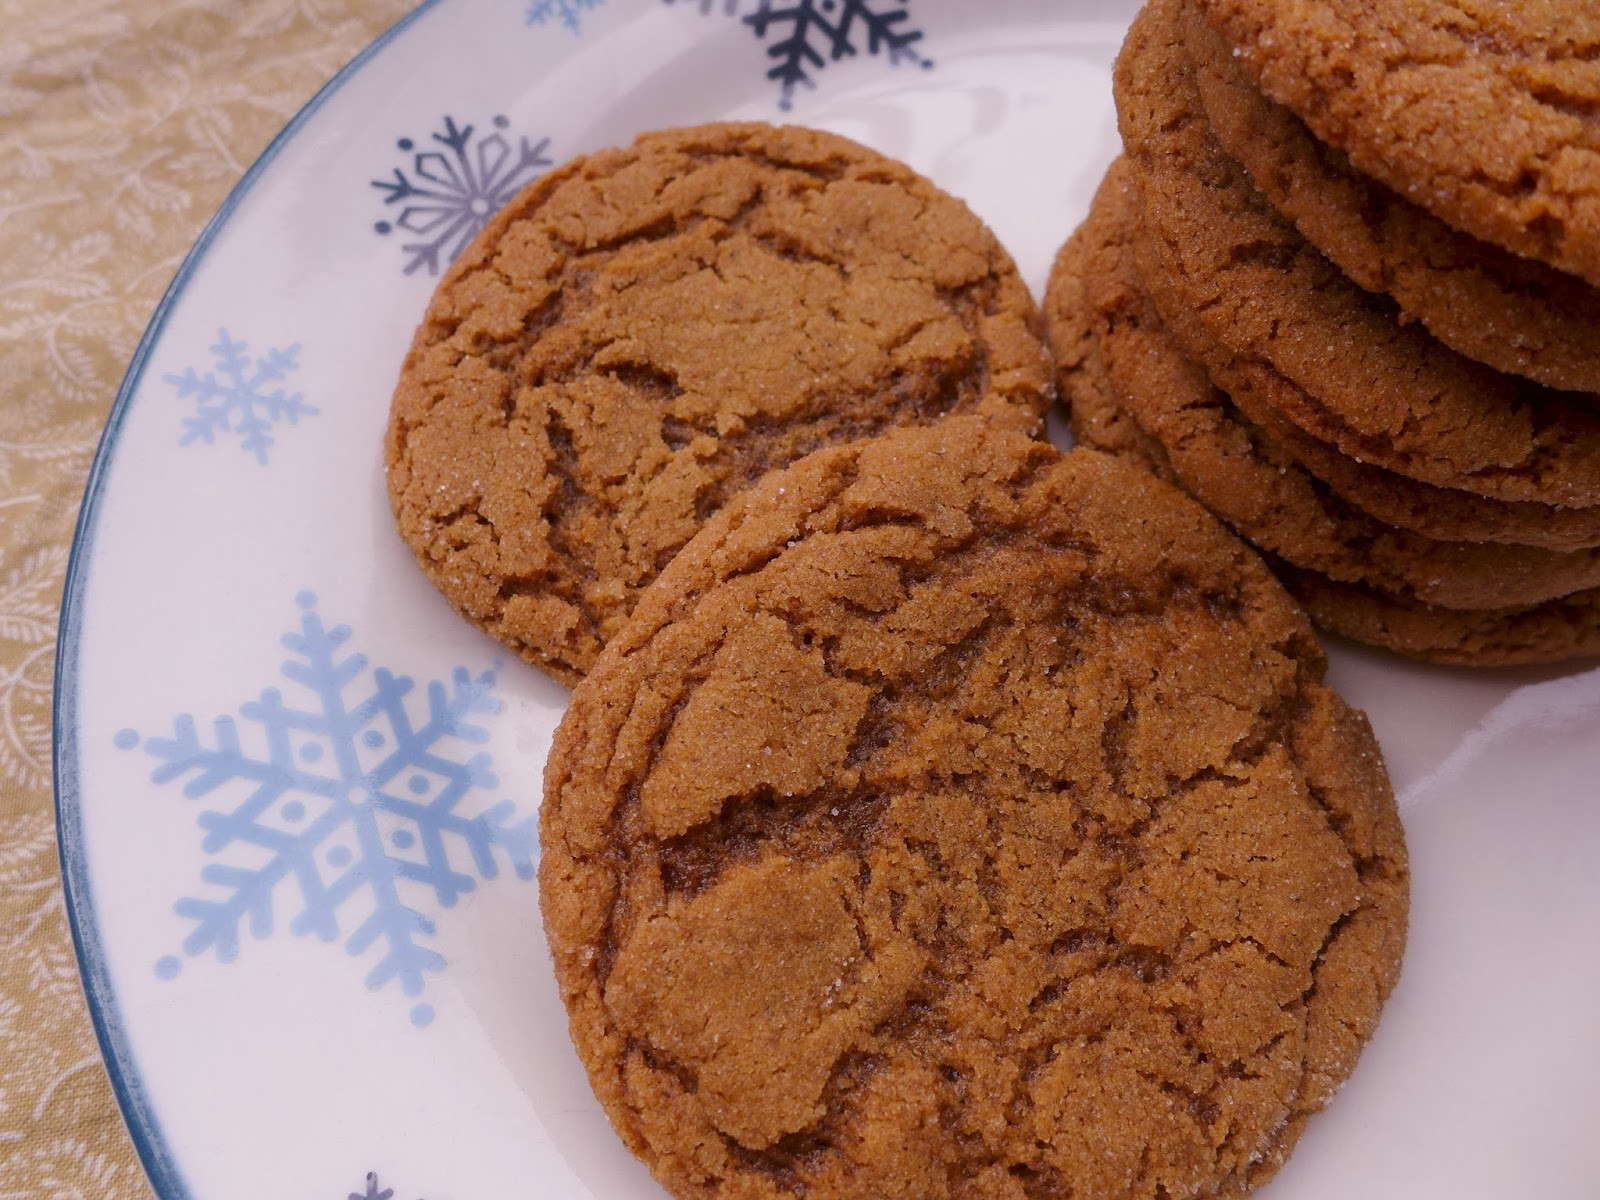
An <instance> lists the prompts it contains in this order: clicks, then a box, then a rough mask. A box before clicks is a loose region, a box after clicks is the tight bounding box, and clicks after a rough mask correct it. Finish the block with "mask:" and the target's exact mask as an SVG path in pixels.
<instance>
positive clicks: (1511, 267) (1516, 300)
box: [1183, 9, 1600, 392]
mask: <svg viewBox="0 0 1600 1200" xmlns="http://www.w3.org/2000/svg"><path fill="white" fill-rule="evenodd" d="M1183 21H1184V26H1183V28H1184V35H1185V44H1186V45H1187V47H1188V49H1189V52H1190V56H1191V58H1192V59H1193V61H1194V68H1195V80H1196V82H1197V83H1198V84H1199V87H1200V96H1201V99H1202V101H1203V102H1204V105H1205V112H1206V116H1207V118H1208V119H1209V121H1210V124H1211V128H1212V132H1213V133H1215V135H1216V138H1217V141H1218V143H1219V144H1220V145H1221V146H1222V148H1223V150H1225V151H1226V152H1227V153H1228V154H1230V155H1232V156H1233V157H1234V158H1235V159H1237V160H1238V161H1239V162H1240V164H1241V165H1242V166H1244V168H1245V169H1246V170H1247V171H1249V172H1250V177H1251V180H1252V181H1253V182H1254V183H1255V185H1256V187H1257V188H1259V189H1260V190H1261V192H1262V193H1263V194H1264V195H1265V196H1266V198H1267V199H1268V200H1269V201H1271V202H1272V204H1273V206H1274V207H1276V208H1277V209H1278V210H1279V211H1280V212H1282V213H1283V214H1284V215H1285V216H1287V217H1288V218H1289V219H1290V220H1292V221H1293V222H1294V223H1295V226H1296V227H1297V228H1298V229H1299V230H1300V232H1301V233H1302V234H1304V235H1305V236H1306V238H1308V239H1309V240H1310V241H1311V242H1312V244H1313V245H1315V246H1316V247H1317V249H1319V250H1321V251H1322V253H1324V254H1325V255H1327V256H1328V258H1330V259H1331V260H1332V261H1333V262H1334V263H1336V264H1337V265H1338V266H1339V268H1340V269H1341V270H1342V271H1344V272H1345V273H1346V274H1347V275H1349V276H1350V278H1352V279H1353V280H1355V282H1357V283H1358V284H1360V285H1361V286H1362V287H1364V288H1366V289H1368V290H1369V291H1377V292H1386V293H1388V294H1389V295H1390V296H1392V297H1394V299H1395V300H1396V302H1398V303H1399V305H1400V309H1401V313H1402V316H1403V317H1414V318H1415V319H1417V320H1420V321H1421V322H1422V323H1423V324H1424V325H1426V326H1427V327H1428V330H1429V332H1431V333H1432V334H1433V335H1434V336H1435V337H1437V338H1438V339H1439V340H1440V341H1442V342H1444V343H1445V344H1446V345H1447V346H1449V347H1451V348H1452V349H1454V350H1458V351H1460V352H1461V353H1462V354H1464V355H1466V356H1467V357H1468V358H1474V359H1477V360H1478V361H1479V362H1483V363H1487V364H1488V365H1489V366H1492V367H1496V368H1498V369H1499V370H1502V371H1510V372H1513V373H1515V374H1518V375H1525V376H1527V377H1528V378H1530V379H1537V380H1539V381H1540V382H1541V383H1545V384H1549V385H1550V386H1551V387H1558V388H1571V389H1575V390H1579V391H1590V392H1596V391H1600V289H1596V288H1595V287H1594V286H1592V285H1591V284H1589V283H1586V282H1585V281H1583V280H1581V279H1579V278H1578V277H1577V276H1575V275H1568V274H1567V273H1565V272H1564V271H1558V270H1556V269H1555V268H1553V267H1549V266H1546V265H1544V264H1543V263H1540V262H1536V261H1534V260H1533V259H1528V258H1521V257H1519V256H1517V255H1515V254H1511V253H1509V252H1508V251H1505V250H1502V249H1501V248H1499V247H1498V246H1493V245H1490V244H1489V243H1488V242H1483V241H1479V240H1478V239H1477V238H1474V237H1471V236H1469V235H1467V234H1464V233H1462V232H1460V231H1459V230H1457V229H1455V228H1453V227H1452V226H1450V225H1446V224H1445V223H1444V222H1443V221H1441V220H1439V218H1437V217H1435V216H1433V215H1432V214H1431V213H1429V212H1428V211H1427V210H1426V209H1423V208H1421V207H1419V206H1418V205H1415V204H1413V203H1411V202H1410V201H1409V200H1406V199H1405V198H1404V197H1402V196H1400V195H1398V194H1397V193H1395V192H1394V191H1392V190H1390V189H1389V188H1387V187H1385V186H1384V185H1383V184H1381V183H1379V182H1377V181H1376V180H1375V179H1371V178H1369V177H1368V176H1366V175H1362V174H1361V173H1360V172H1359V171H1356V170H1354V169H1352V168H1351V166H1350V163H1349V160H1348V159H1347V158H1346V157H1345V156H1344V155H1343V154H1342V153H1341V152H1339V151H1338V150H1335V149H1333V148H1332V147H1331V146H1328V145H1327V144H1326V143H1324V142H1320V141H1318V140H1317V139H1316V138H1315V137H1314V136H1313V135H1312V133H1311V131H1310V130H1309V129H1307V128H1306V126H1305V123H1304V122H1303V121H1301V120H1300V119H1299V118H1298V117H1296V116H1295V115H1294V114H1293V113H1291V112H1290V111H1289V110H1288V109H1286V108H1284V107H1283V106H1282V105H1280V104H1275V103H1273V102H1272V101H1271V100H1269V99H1268V98H1267V97H1266V96H1264V95H1263V94H1262V93H1261V92H1260V91H1258V90H1257V89H1256V88H1255V86H1254V85H1253V84H1252V83H1251V81H1250V78H1249V76H1248V75H1246V74H1245V72H1244V69H1243V68H1242V67H1241V66H1240V65H1239V62H1238V60H1237V59H1236V58H1235V57H1234V55H1233V54H1232V53H1231V50H1230V47H1229V46H1228V44H1227V43H1226V42H1224V41H1223V40H1222V39H1221V38H1220V37H1218V36H1217V35H1216V32H1215V31H1214V30H1213V29H1212V28H1211V26H1210V25H1209V24H1207V22H1206V21H1205V20H1204V19H1203V18H1202V17H1201V16H1200V15H1199V14H1198V13H1196V12H1195V11H1194V10H1192V9H1191V10H1188V11H1186V12H1185V13H1184V16H1183Z"/></svg>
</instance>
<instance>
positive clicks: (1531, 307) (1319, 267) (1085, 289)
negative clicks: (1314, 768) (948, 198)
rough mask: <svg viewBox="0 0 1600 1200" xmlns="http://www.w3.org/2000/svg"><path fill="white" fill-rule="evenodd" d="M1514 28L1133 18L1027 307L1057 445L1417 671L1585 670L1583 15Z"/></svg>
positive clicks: (1599, 582) (1590, 591) (1503, 18)
mask: <svg viewBox="0 0 1600 1200" xmlns="http://www.w3.org/2000/svg"><path fill="white" fill-rule="evenodd" d="M1525 7H1526V6H1509V5H1507V6H1493V7H1492V8H1485V9H1484V10H1483V11H1482V12H1476V10H1474V11H1475V12H1476V15H1467V14H1465V13H1463V12H1462V10H1461V9H1460V7H1459V6H1457V5H1448V4H1445V3H1443V2H1442V0H1439V2H1434V0H1403V2H1402V0H1383V2H1382V3H1377V4H1373V3H1363V4H1360V5H1355V4H1351V3H1346V2H1345V0H1301V2H1298V3H1289V2H1288V0H1151V3H1150V4H1149V5H1148V6H1147V7H1146V9H1145V10H1144V11H1143V12H1142V13H1141V14H1140V16H1139V18H1138V20H1137V21H1136V22H1135V25H1134V27H1133V29H1132V31H1131V32H1130V34H1129V38H1128V41H1127V44H1126V45H1125V47H1124V49H1123V52H1122V55H1121V57H1120V58H1119V61H1118V64H1117V70H1116V78H1115V88H1116V98H1117V106H1118V113H1119V118H1120V123H1121V127H1122V133H1123V139H1124V142H1125V145H1126V149H1127V155H1126V158H1125V159H1124V160H1121V161H1119V162H1118V163H1117V164H1116V165H1115V166H1114V167H1113V169H1112V170H1111V172H1110V173H1109V174H1108V176H1107V179H1106V182H1105V184H1104V185H1103V187H1102V189H1101V191H1100V194H1099V196H1098V197H1097V198H1096V201H1095V205H1094V208H1093V212H1092V214H1091V216H1090V218H1089V220H1088V221H1087V222H1086V223H1085V224H1084V226H1083V227H1082V228H1081V229H1080V230H1079V231H1078V232H1077V234H1076V235H1075V236H1074V237H1073V239H1072V240H1071V241H1070V242H1069V244H1068V245H1067V246H1066V247H1065V248H1064V249H1063V251H1062V254H1061V256H1060V259H1059V260H1058V263H1057V268H1056V271H1055V273H1054V275H1053V277H1052V282H1051V289H1050V295H1049V297H1048V302H1047V309H1048V318H1049V323H1050V326H1051V340H1052V344H1053V348H1054V350H1055V353H1056V356H1057V360H1058V365H1059V367H1060V369H1061V377H1062V381H1063V391H1064V392H1065V393H1066V395H1065V397H1064V398H1065V399H1066V400H1067V401H1068V402H1069V403H1070V404H1071V406H1072V411H1073V427H1074V431H1075V432H1076V434H1077V435H1078V437H1079V438H1080V439H1081V440H1082V441H1084V442H1087V443H1089V444H1091V445H1097V446H1100V447H1102V448H1105V449H1109V450H1112V451H1114V452H1116V453H1120V454H1123V455H1125V456H1130V457H1133V458H1135V459H1138V460H1140V461H1142V462H1144V463H1145V464H1146V465H1148V466H1150V467H1151V468H1152V469H1154V470H1155V471H1157V473H1159V474H1162V475H1164V476H1166V477H1168V478H1170V479H1172V480H1175V481H1176V482H1178V483H1179V484H1180V485H1181V486H1183V487H1184V488H1186V489H1187V490H1188V491H1189V492H1190V493H1191V494H1193V495H1194V496H1196V497H1197V498H1198V499H1200V500H1201V501H1202V502H1203V503H1205V504H1206V505H1207V506H1208V507H1210V508H1211V509H1212V511H1213V512H1215V513H1216V514H1217V515H1219V516H1221V517H1222V518H1224V519H1225V520H1226V521H1227V522H1228V523H1229V524H1231V525H1232V526H1233V527H1234V529H1235V530H1237V531H1238V532H1239V533H1241V534H1242V535H1243V536H1245V537H1246V538H1247V539H1248V540H1250V541H1251V542H1253V543H1254V544H1255V545H1256V546H1257V547H1258V548H1259V549H1261V550H1262V551H1263V552H1264V553H1266V554H1267V556H1268V558H1269V561H1271V562H1272V564H1273V565H1274V567H1275V568H1277V569H1278V571H1279V575H1280V577H1281V578H1282V579H1283V580H1284V582H1285V583H1286V584H1287V585H1288V587H1289V589H1290V590H1291V591H1292V592H1294V593H1295V595H1296V596H1297V597H1298V598H1299V599H1300V600H1301V601H1302V602H1303V603H1304V604H1305V605H1306V607H1307V608H1308V610H1309V611H1310V613H1311V614H1312V616H1313V618H1314V619H1315V620H1317V621H1318V622H1319V623H1320V624H1321V625H1323V626H1324V627H1325V628H1328V629H1330V630H1333V631H1336V632H1339V633H1343V634H1346V635H1348V636H1351V637H1354V638H1357V639H1359V640H1362V641H1366V642H1370V643H1374V644H1378V645H1383V646H1388V647H1391V648H1393V649H1396V650H1399V651H1402V652H1405V653H1408V654H1412V655H1415V656H1418V657H1423V658H1429V659H1436V660H1442V661H1451V662H1465V663H1479V664H1493V663H1513V662H1533V661H1549V660H1557V659H1563V658H1570V657H1576V656H1582V655H1589V654H1593V653H1596V652H1600V549H1597V548H1600V397H1597V396H1596V394H1595V393H1600V289H1597V288H1596V287H1595V284H1596V283H1597V282H1600V143H1597V142H1596V140H1595V138H1594V134H1593V128H1592V120H1587V119H1586V118H1585V117H1584V115H1583V114H1584V113H1587V112H1592V111H1593V110H1594V104H1595V102H1596V100H1597V98H1600V65H1597V64H1596V61H1595V59H1594V56H1593V54H1592V53H1589V54H1587V55H1585V54H1584V53H1581V50H1582V48H1583V47H1584V46H1588V47H1589V48H1590V50H1592V49H1593V48H1594V47H1595V46H1596V45H1597V44H1600V17H1596V15H1595V14H1594V12H1593V10H1592V9H1591V10H1589V11H1588V14H1587V15H1585V12H1584V11H1583V6H1581V5H1576V4H1573V5H1560V4H1555V5H1541V6H1536V7H1532V8H1531V9H1527V10H1526V11H1525ZM1567 9H1570V10H1571V11H1570V12H1568V13H1565V14H1564V15H1563V13H1562V12H1558V11H1557V10H1567ZM1552 14H1554V15H1552ZM1558 18H1559V25H1558V24H1557V20H1558ZM1586 106H1587V107H1586Z"/></svg>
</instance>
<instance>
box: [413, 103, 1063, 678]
mask: <svg viewBox="0 0 1600 1200" xmlns="http://www.w3.org/2000/svg"><path fill="white" fill-rule="evenodd" d="M1037 327H1038V316H1037V313H1036V311H1035V309H1034V306H1033V302H1032V299H1031V298H1030V296H1029V294H1028V291H1027V288H1026V287H1025V285H1024V284H1023V283H1022V281H1021V279H1020V278H1019V277H1018V275H1017V272H1016V270H1015V267H1014V266H1013V264H1012V261H1011V259H1010V258H1009V256H1008V255H1007V254H1006V252H1005V250H1004V249H1002V247H1001V246H1000V245H999V243H998V242H997V241H996V240H995V238H994V237H993V235H992V234H990V232H989V231H988V230H987V229H986V228H985V227H984V226H983V224H982V223H981V222H980V221H979V220H978V219H977V217H975V216H974V215H973V214H972V212H971V211H970V210H968V209H967V208H966V206H965V205H963V204H962V203H960V202H959V201H957V200H955V199H954V198H952V197H950V196H948V195H946V194H945V193H943V192H941V191H940V190H939V189H937V188H936V187H934V186H933V184H931V183H930V182H928V181H927V180H926V179H923V178H922V177H920V176H918V175H916V174H915V173H913V172H912V171H911V170H910V169H908V168H907V167H905V166H903V165H901V164H899V163H896V162H894V161H892V160H890V159H887V158H885V157H883V156H882V155H880V154H877V153H874V152H873V151H871V150H869V149H867V148H865V147H863V146H859V145H857V144H855V143H853V142H849V141H846V140H845V139H843V138H839V137H835V136H833V135H831V134H825V133H818V132H814V131H810V130H803V129H795V128H774V127H771V126H767V125H758V124H747V125H709V126H704V127H700V128H695V129H681V130H669V131H665V132H659V133H652V134H647V135H645V136H643V137H641V138H639V140H638V141H636V142H635V143H634V144H633V145H632V146H630V147H628V148H626V149H618V150H607V151H602V152H600V153H597V154H593V155H590V156H588V157H586V158H582V159H579V160H577V161H576V162H573V163H571V164H569V165H568V166H566V167H564V168H562V169H560V170H557V171H554V172H552V173H551V174H549V175H546V176H545V177H544V178H542V179H540V180H538V181H537V182H535V183H533V184H532V185H530V186H529V187H528V188H527V189H525V190H524V191H523V192H522V193H521V194H520V195H519V196H517V197H516V198H515V199H514V200H513V201H512V202H511V203H510V204H509V205H508V206H507V207H506V208H505V209H504V210H503V211H502V212H501V213H500V214H499V215H498V216H496V217H495V218H494V219H493V220H492V221H491V222H490V223H489V224H488V226H487V227H486V228H485V229H484V231H483V232H482V233H481V234H480V235H479V236H478V238H477V239H476V240H475V241H474V242H473V243H472V245H471V246H469V247H468V248H467V250H466V251H465V253H463V254H462V256H461V257H460V258H459V259H458V260H457V262H456V263H455V265H454V266H453V267H452V268H451V269H450V271H449V272H448V273H447V274H446V276H445V277H444V279H443V280H442V281H441V283H440V285H439V289H438V291H437V292H436V294H435V296H434V298H433V302H432V304H431V305H430V306H429V309H428V313H427V316H426V318H425V319H424V321H423V323H422V326H421V328H420V329H419V330H418V331H417V334H416V338H415V340H414V342H413V344H412V347H411V352H410V354H409V356H408V357H407V359H406V362H405V366H404V368H403V370H402V373H401V377H400V381H399V385H398V387H397V389H396V392H395V397H394V404H393V410H392V415H391V419H390V425H389V432H388V441H387V454H386V457H387V462H388V469H389V478H388V482H389V495H390V500H391V502H392V505H393V508H394V512H395V517H396V520H397V523H398V525H399V528H400V532H401V534H402V535H403V536H404V538H405V539H406V541H407V542H408V543H409V544H410V545H411V547H412V549H413V550H414V551H415V553H416V555H417V560H418V562H419V563H421V565H422V567H423V569H424V570H425V571H426V572H427V573H428V575H429V576H430V577H431V578H432V579H433V581H434V583H435V584H436V585H437V586H438V587H439V589H440V590H441V591H442V592H444V594H445V595H446V596H447V597H448V598H449V600H450V601H451V603H452V604H453V605H455V607H456V608H457V609H458V610H459V611H460V612H461V613H463V614H464V615H465V616H466V617H467V618H468V619H470V620H471V621H473V622H474V623H476V624H478V625H480V626H481V627H483V628H484V629H486V630H487V631H489V632H490V633H491V634H493V635H494V636H495V637H497V638H499V639H501V640H502V641H504V642H505V643H506V644H507V645H509V646H511V647H512V648H513V649H515V650H516V651H517V652H518V653H519V654H521V655H522V656H523V657H524V658H526V659H527V660H528V661H529V662H531V663H533V664H534V665H536V666H539V667H542V668H544V669H545V670H547V671H549V672H550V673H551V674H553V675H555V676H556V677H557V678H559V679H562V680H564V681H567V682H573V681H575V680H577V679H578V678H580V677H581V676H582V675H583V673H584V672H585V671H587V670H588V668H589V665H590V663H592V662H593V661H594V657H595V655H596V654H598V653H599V651H600V648H601V647H602V646H603V645H604V644H605V642H606V641H607V640H608V639H609V638H610V637H611V636H612V635H613V634H614V633H615V632H616V630H617V629H618V628H620V627H621V625H622V623H623V622H624V620H625V619H626V618H627V615H628V612H629V611H630V609H631V608H632V606H633V603H634V599H635V597H636V596H637V595H638V593H639V591H640V590H641V589H642V588H643V587H644V586H645V585H647V584H648V583H649V582H650V580H652V579H653V578H654V577H655V576H656V574H657V573H658V572H659V571H660V570H661V568H662V567H663V566H665V565H666V563H667V562H668V561H669V560H670V559H671V558H672V556H673V554H675V553H676V552H677V550H678V548H679V547H680V546H682V545H683V544H684V543H685V542H686V541H688V539H689V538H690V537H691V536H692V535H693V533H694V531H695V530H696V529H698V528H699V526H700V524H701V523H702V522H703V521H704V520H705V518H706V517H707V516H709V515H710V514H711V513H713V512H715V511H716V510H717V509H718V508H719V507H720V506H721V505H722V504H723V502H724V501H726V500H727V498H728V497H729V496H730V495H732V494H733V493H735V492H737V491H738V490H740V489H741V488H743V487H746V486H747V485H748V484H749V483H750V482H752V481H753V480H755V479H757V478H759V477H760V476H761V475H762V474H763V473H764V472H765V471H767V470H769V469H771V468H773V467H776V466H781V465H783V464H785V463H787V462H790V461H792V460H793V459H795V458H798V457H800V456H801V455H803V454H806V453H809V452H810V451H812V450H815V449H817V448H819V447H822V446H828V445H832V444H835V443H838V442H843V441H848V440H851V439H854V438H859V437H865V436H869V435H871V434H873V433H876V432H878V431H880V430H882V429H885V428H887V427H890V426H894V425H903V424H907V423H911V424H916V423H924V422H929V421H934V420H937V419H939V418H942V417H944V416H945V415H946V414H949V413H957V412H983V413H987V414H990V415H992V416H994V417H995V418H996V419H1004V420H1008V421H1010V422H1011V423H1012V424H1014V425H1015V426H1017V427H1018V428H1024V429H1031V428H1033V427H1034V426H1035V423H1036V421H1037V419H1038V417H1039V416H1040V415H1041V414H1042V412H1043V410H1044V408H1045V407H1046V406H1047V404H1048V402H1049V399H1050V392H1051V386H1050V382H1049V369H1050V368H1049V363H1048V356H1047V354H1046V352H1045V350H1044V347H1043V345H1042V343H1041V341H1040V338H1039V336H1038V331H1037Z"/></svg>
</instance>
